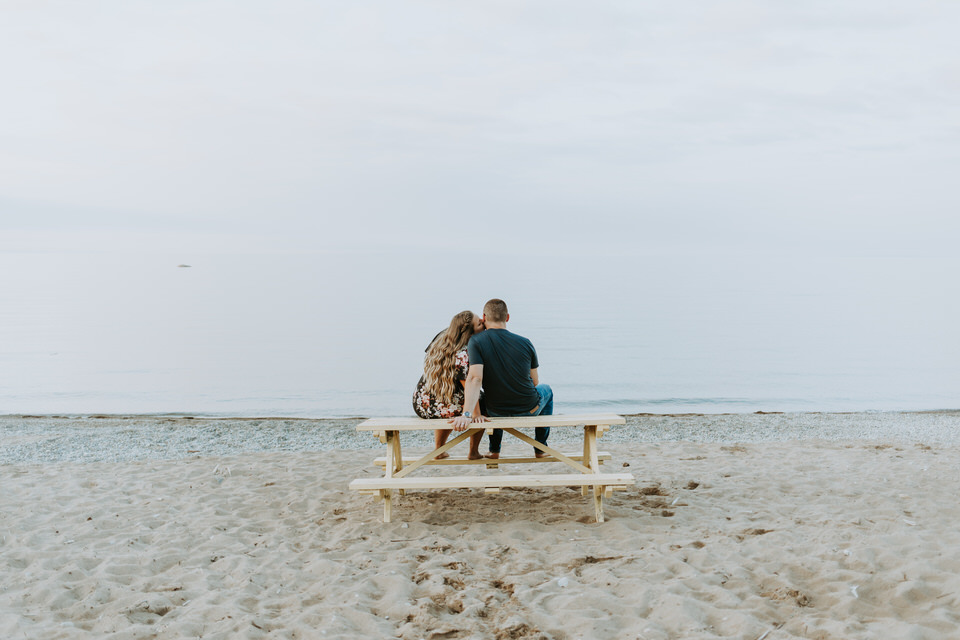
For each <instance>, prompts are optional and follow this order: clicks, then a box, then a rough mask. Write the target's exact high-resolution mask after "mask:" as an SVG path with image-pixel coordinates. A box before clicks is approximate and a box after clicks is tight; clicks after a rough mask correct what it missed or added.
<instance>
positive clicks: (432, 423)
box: [357, 413, 626, 431]
mask: <svg viewBox="0 0 960 640" xmlns="http://www.w3.org/2000/svg"><path fill="white" fill-rule="evenodd" d="M625 423H626V420H624V419H623V416H618V415H617V414H615V413H588V414H574V415H563V414H558V415H553V416H521V417H516V418H490V421H489V422H475V423H474V424H472V425H471V428H476V429H485V428H493V429H516V428H518V427H582V426H584V425H596V426H600V425H603V426H610V425H614V424H625ZM447 428H450V426H449V424H448V423H447V421H446V420H444V419H442V418H438V419H433V420H425V419H423V418H410V417H400V418H370V419H369V420H366V421H365V422H362V423H360V424H358V425H357V431H417V430H427V429H428V430H431V431H432V430H434V429H447Z"/></svg>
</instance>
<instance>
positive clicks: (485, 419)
mask: <svg viewBox="0 0 960 640" xmlns="http://www.w3.org/2000/svg"><path fill="white" fill-rule="evenodd" d="M473 421H474V422H490V418H488V417H487V416H485V415H483V414H482V413H481V414H479V415H478V416H477V417H476V418H474V419H473Z"/></svg>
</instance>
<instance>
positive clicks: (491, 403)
mask: <svg viewBox="0 0 960 640" xmlns="http://www.w3.org/2000/svg"><path fill="white" fill-rule="evenodd" d="M467 354H468V355H469V357H470V366H473V365H475V364H482V365H483V395H484V398H485V399H486V404H487V410H488V412H489V413H490V415H500V416H510V415H518V414H523V413H529V412H530V411H531V410H532V409H534V408H535V407H536V406H537V405H538V404H539V403H540V395H539V394H538V393H537V389H536V387H535V386H534V384H533V380H532V379H531V378H530V370H531V369H537V368H539V367H540V363H539V362H538V361H537V351H536V349H534V348H533V343H531V342H530V341H529V340H527V339H526V338H524V337H523V336H518V335H517V334H515V333H510V332H509V331H507V330H506V329H487V330H486V331H482V332H480V333H477V334H474V335H473V337H471V338H470V342H469V343H468V344H467Z"/></svg>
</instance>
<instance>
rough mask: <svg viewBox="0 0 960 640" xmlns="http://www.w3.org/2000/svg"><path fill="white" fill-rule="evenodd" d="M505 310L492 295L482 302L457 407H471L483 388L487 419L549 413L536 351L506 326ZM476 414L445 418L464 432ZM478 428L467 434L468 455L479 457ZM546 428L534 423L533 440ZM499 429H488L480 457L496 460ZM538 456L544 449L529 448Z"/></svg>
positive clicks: (547, 390)
mask: <svg viewBox="0 0 960 640" xmlns="http://www.w3.org/2000/svg"><path fill="white" fill-rule="evenodd" d="M509 320H510V314H509V313H508V312H507V303H506V302H504V301H503V300H499V299H496V298H494V299H493V300H490V301H488V302H487V304H485V305H483V323H484V325H485V326H486V331H483V332H482V333H477V334H474V335H473V336H472V337H471V338H470V342H469V343H468V344H467V354H468V355H469V358H470V369H469V370H468V371H467V382H466V399H465V401H464V404H463V406H465V407H474V406H476V404H477V400H478V399H479V398H480V387H481V386H482V387H483V394H484V400H485V402H486V410H487V415H488V416H491V417H512V416H539V415H545V416H549V415H553V390H551V389H550V387H549V386H548V385H545V384H540V378H539V376H538V374H537V369H538V367H539V366H540V363H539V362H538V361H537V351H536V349H534V348H533V344H532V343H531V342H530V341H529V340H527V339H526V338H524V337H523V336H518V335H517V334H515V333H511V332H510V331H508V330H507V322H508V321H509ZM485 420H486V419H485V418H484V417H482V416H474V415H472V413H471V412H470V411H464V412H463V414H462V415H459V416H457V417H456V418H453V419H451V420H450V423H451V424H452V425H453V428H454V429H456V430H457V431H465V430H466V429H467V428H468V427H469V426H470V424H471V423H473V422H484V421H485ZM482 435H483V432H482V431H481V432H478V433H476V434H474V435H473V436H472V437H471V438H470V456H469V457H470V458H473V459H476V458H479V457H480V451H479V447H480V438H481V436H482ZM549 435H550V427H537V429H536V434H535V439H536V441H537V442H539V443H541V444H547V437H548V436H549ZM502 440H503V430H502V429H494V430H493V434H492V435H491V436H490V453H488V454H487V455H486V456H485V457H487V458H494V459H495V458H499V457H500V443H501V441H502ZM534 453H535V455H536V456H537V457H538V458H542V457H544V456H545V455H547V454H545V453H544V452H542V451H540V450H539V449H534Z"/></svg>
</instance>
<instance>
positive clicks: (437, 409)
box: [413, 349, 470, 418]
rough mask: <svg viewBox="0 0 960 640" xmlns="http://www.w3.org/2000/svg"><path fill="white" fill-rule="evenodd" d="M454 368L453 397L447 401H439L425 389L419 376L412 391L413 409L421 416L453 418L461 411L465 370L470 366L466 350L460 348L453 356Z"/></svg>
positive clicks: (465, 376) (424, 382) (422, 379)
mask: <svg viewBox="0 0 960 640" xmlns="http://www.w3.org/2000/svg"><path fill="white" fill-rule="evenodd" d="M453 357H454V358H455V360H456V368H455V369H454V372H453V380H454V389H453V398H452V399H451V400H450V402H449V403H446V402H441V401H439V400H437V399H436V398H435V397H433V394H432V393H430V392H429V391H427V381H426V379H425V378H424V377H423V376H420V382H418V383H417V390H416V391H414V392H413V410H414V411H416V413H417V415H418V416H420V417H421V418H455V417H457V416H458V415H460V414H461V413H463V401H464V400H465V398H464V389H463V381H464V380H466V379H467V370H468V369H469V368H470V358H469V357H468V356H467V350H466V349H461V350H460V351H457V352H456V353H455V354H454V356H453Z"/></svg>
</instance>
